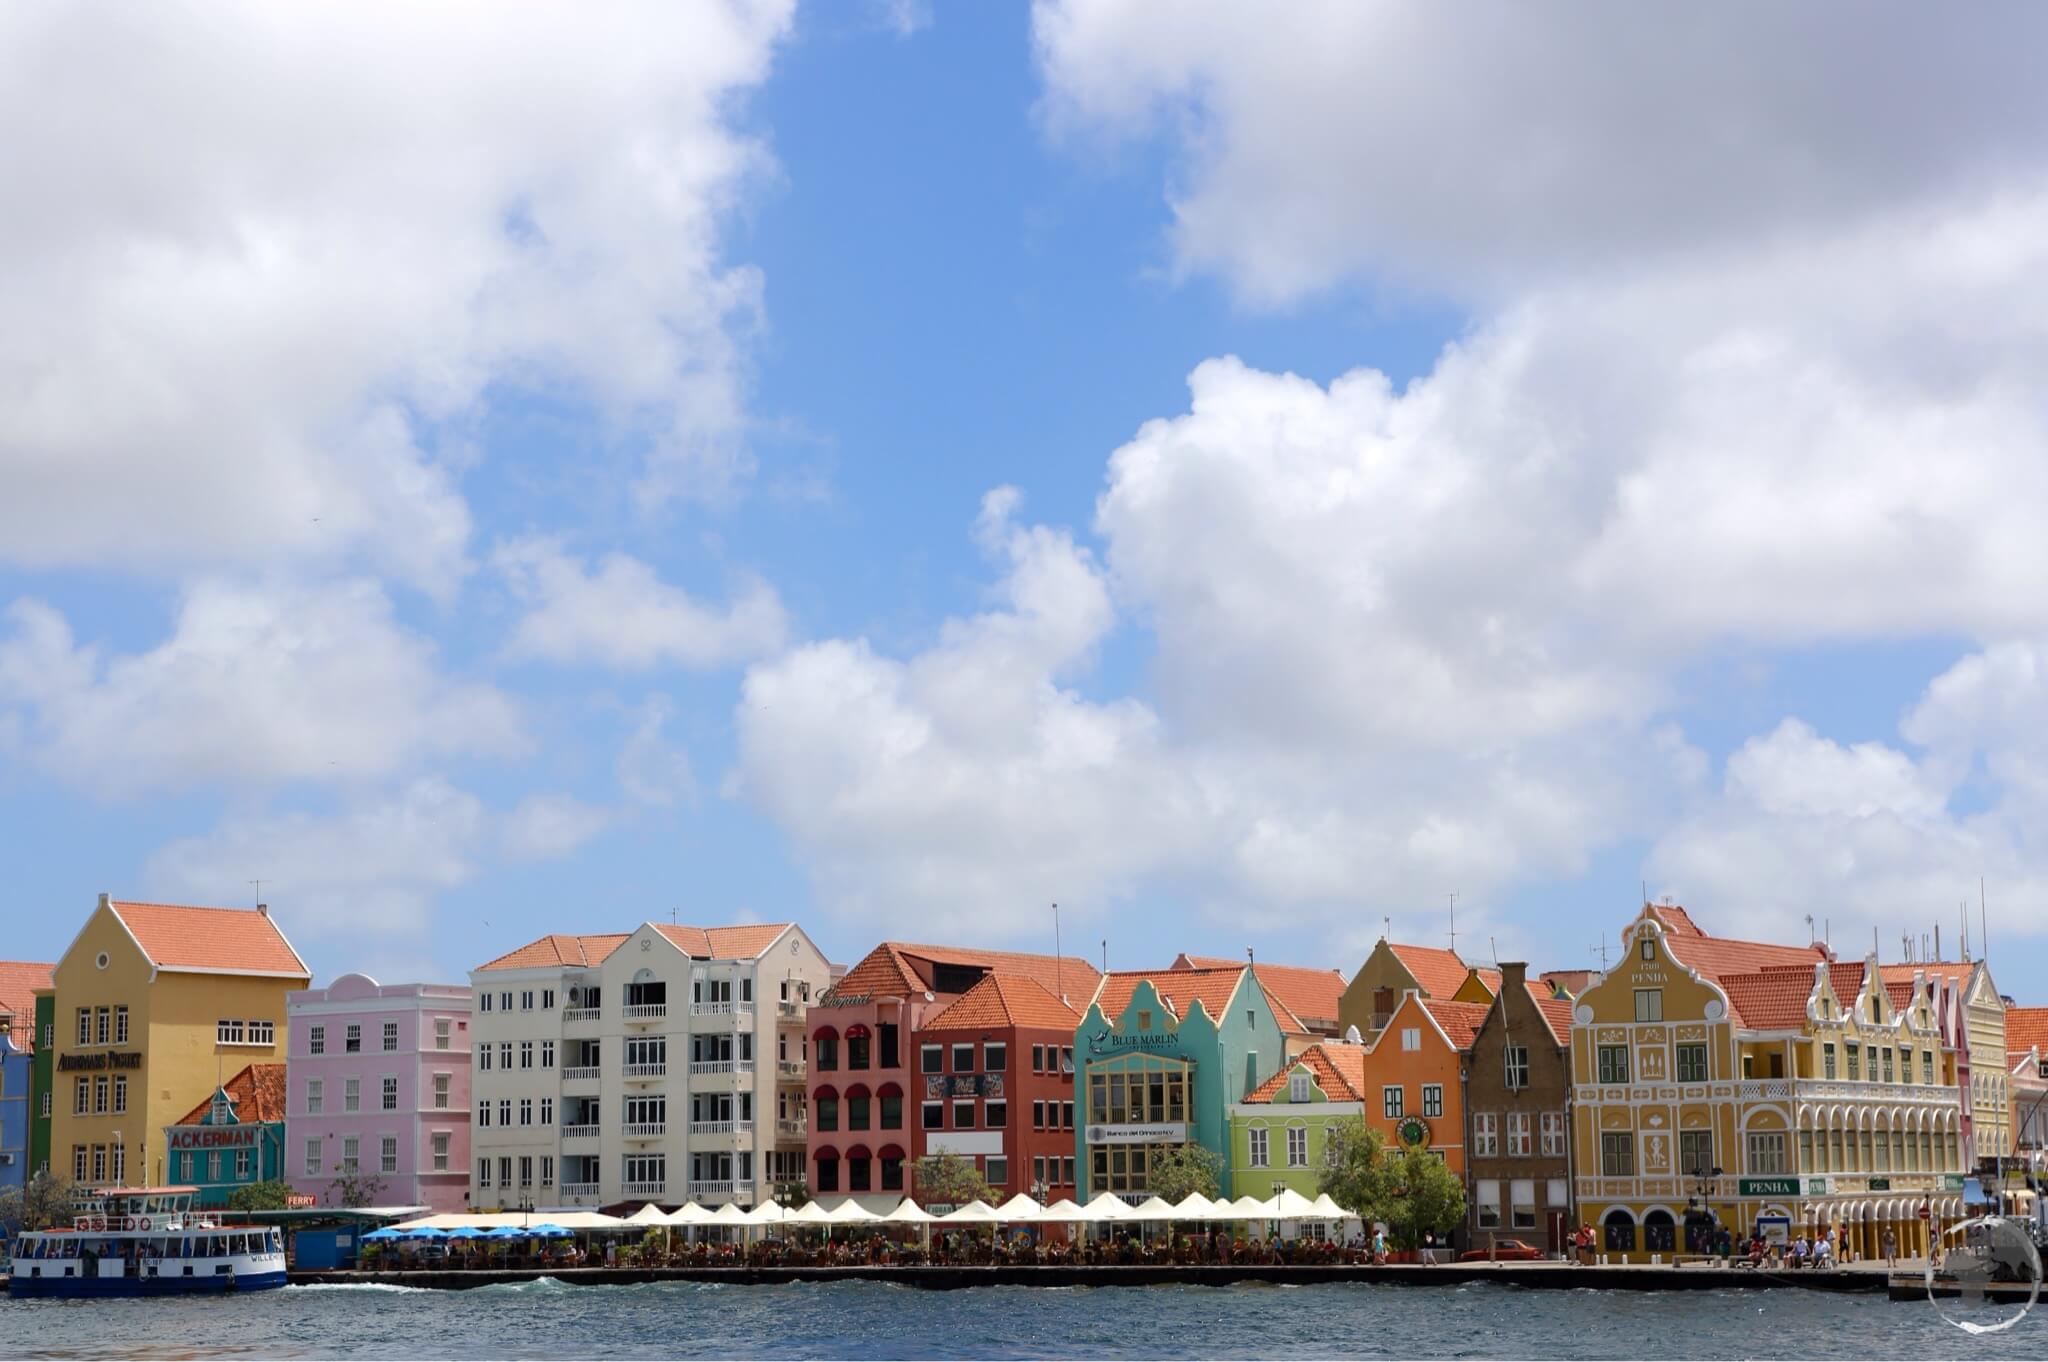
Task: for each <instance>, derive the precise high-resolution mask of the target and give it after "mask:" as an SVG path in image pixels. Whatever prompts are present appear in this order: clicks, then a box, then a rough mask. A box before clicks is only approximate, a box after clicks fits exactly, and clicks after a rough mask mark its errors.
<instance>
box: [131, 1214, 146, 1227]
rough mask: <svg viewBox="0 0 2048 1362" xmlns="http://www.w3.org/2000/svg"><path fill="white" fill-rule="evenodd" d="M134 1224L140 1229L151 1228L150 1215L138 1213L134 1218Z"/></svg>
mask: <svg viewBox="0 0 2048 1362" xmlns="http://www.w3.org/2000/svg"><path fill="white" fill-rule="evenodd" d="M133 1224H134V1226H135V1228H136V1229H138V1230H146V1229H148V1228H149V1217H148V1216H146V1215H138V1216H136V1217H135V1218H134V1221H133Z"/></svg>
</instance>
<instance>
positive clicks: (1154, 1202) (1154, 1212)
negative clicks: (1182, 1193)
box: [1129, 1196, 1176, 1221]
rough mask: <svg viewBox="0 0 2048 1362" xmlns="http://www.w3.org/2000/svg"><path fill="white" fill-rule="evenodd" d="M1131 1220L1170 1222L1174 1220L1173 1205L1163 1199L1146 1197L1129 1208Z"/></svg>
mask: <svg viewBox="0 0 2048 1362" xmlns="http://www.w3.org/2000/svg"><path fill="white" fill-rule="evenodd" d="M1129 1218H1130V1219H1132V1220H1151V1221H1158V1220H1172V1219H1175V1218H1176V1215H1175V1212H1174V1209H1173V1203H1172V1202H1170V1201H1168V1200H1167V1199H1166V1198H1165V1197H1157V1196H1154V1197H1147V1198H1145V1200H1143V1201H1141V1202H1139V1203H1138V1204H1137V1205H1136V1206H1134V1207H1132V1208H1131V1213H1130V1216H1129Z"/></svg>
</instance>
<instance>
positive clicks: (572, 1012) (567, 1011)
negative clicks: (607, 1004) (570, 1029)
mask: <svg viewBox="0 0 2048 1362" xmlns="http://www.w3.org/2000/svg"><path fill="white" fill-rule="evenodd" d="M597 1012H598V1010H597V1009H596V1008H594V1007H565V1008H563V1009H562V1020H563V1021H565V1022H580V1021H596V1020H597Z"/></svg>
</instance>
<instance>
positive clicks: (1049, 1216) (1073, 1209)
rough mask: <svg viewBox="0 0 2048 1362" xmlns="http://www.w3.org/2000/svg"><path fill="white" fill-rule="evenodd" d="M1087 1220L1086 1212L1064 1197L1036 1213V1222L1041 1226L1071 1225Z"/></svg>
mask: <svg viewBox="0 0 2048 1362" xmlns="http://www.w3.org/2000/svg"><path fill="white" fill-rule="evenodd" d="M1087 1218H1088V1212H1087V1211H1086V1210H1084V1209H1082V1208H1081V1207H1079V1206H1076V1205H1075V1204H1074V1203H1073V1202H1072V1201H1071V1200H1069V1199H1068V1198H1066V1197H1061V1198H1060V1199H1059V1200H1058V1201H1055V1202H1053V1203H1052V1205H1050V1206H1047V1207H1046V1208H1045V1209H1044V1210H1042V1211H1040V1212H1039V1213H1038V1221H1039V1223H1040V1224H1042V1225H1071V1224H1073V1223H1074V1222H1075V1221H1077V1220H1086V1219H1087Z"/></svg>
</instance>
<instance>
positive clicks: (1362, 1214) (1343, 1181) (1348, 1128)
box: [1316, 1116, 1394, 1225]
mask: <svg viewBox="0 0 2048 1362" xmlns="http://www.w3.org/2000/svg"><path fill="white" fill-rule="evenodd" d="M1392 1163H1393V1160H1392V1159H1391V1158H1390V1156H1389V1155H1388V1152H1387V1139H1386V1136H1384V1135H1382V1134H1381V1133H1380V1132H1379V1131H1377V1130H1374V1129H1373V1128H1372V1127H1371V1126H1368V1125H1367V1124H1366V1123H1365V1118H1364V1117H1362V1116H1346V1117H1344V1118H1343V1119H1341V1120H1338V1121H1334V1122H1332V1123H1331V1124H1330V1128H1329V1131H1328V1133H1327V1135H1326V1137H1325V1139H1324V1142H1323V1168H1322V1172H1321V1173H1320V1174H1319V1175H1318V1176H1317V1179H1316V1184H1317V1190H1318V1191H1321V1192H1325V1193H1327V1194H1328V1195H1329V1197H1330V1199H1331V1200H1332V1201H1334V1202H1336V1203H1337V1204H1338V1205H1339V1206H1342V1207H1343V1208H1344V1209H1345V1210H1347V1211H1351V1212H1353V1213H1355V1214H1356V1215H1357V1216H1358V1218H1359V1219H1361V1220H1363V1221H1364V1222H1365V1223H1366V1224H1367V1225H1371V1224H1372V1223H1373V1222H1374V1221H1385V1220H1386V1219H1387V1215H1388V1212H1389V1210H1390V1209H1391V1207H1392V1204H1393V1200H1394V1172H1393V1167H1392Z"/></svg>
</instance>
